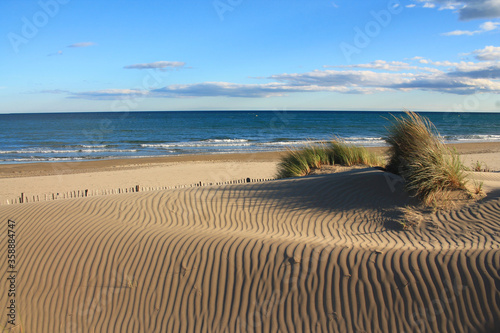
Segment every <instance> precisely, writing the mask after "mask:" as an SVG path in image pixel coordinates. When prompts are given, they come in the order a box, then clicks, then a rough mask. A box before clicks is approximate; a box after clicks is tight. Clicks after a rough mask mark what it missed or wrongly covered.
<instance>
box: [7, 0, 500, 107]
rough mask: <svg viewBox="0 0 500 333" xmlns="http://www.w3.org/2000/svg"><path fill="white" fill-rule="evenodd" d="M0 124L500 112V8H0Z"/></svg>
mask: <svg viewBox="0 0 500 333" xmlns="http://www.w3.org/2000/svg"><path fill="white" fill-rule="evenodd" d="M0 22H1V23H0V36H1V38H0V49H1V52H0V113H31V112H85V111H184V110H376V111H380V110H387V111H394V110H402V109H410V110H414V111H459V112H462V111H470V112H478V111H495V112H500V94H499V93H500V0H468V1H456V0H450V1H445V0H429V1H422V0H407V1H403V0H401V1H397V0H390V1H386V0H381V1H379V0H370V1H366V0H365V1H361V0H333V1H332V0H330V1H326V0H265V1H264V0H190V1H170V0H161V1H148V0H144V1H136V0H135V1H129V0H120V1H118V0H106V1H102V0H100V1H94V0H85V1H82V0H37V1H32V0H2V1H0Z"/></svg>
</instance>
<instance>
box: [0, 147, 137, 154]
mask: <svg viewBox="0 0 500 333" xmlns="http://www.w3.org/2000/svg"><path fill="white" fill-rule="evenodd" d="M134 152H137V149H64V150H62V149H61V150H57V149H44V148H36V149H21V150H0V154H77V153H87V154H89V153H134Z"/></svg>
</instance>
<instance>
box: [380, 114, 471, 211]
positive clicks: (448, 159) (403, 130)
mask: <svg viewBox="0 0 500 333" xmlns="http://www.w3.org/2000/svg"><path fill="white" fill-rule="evenodd" d="M385 141H386V142H387V143H388V144H389V163H388V164H387V166H386V169H387V170H388V171H390V172H393V173H396V174H399V175H400V176H402V177H403V178H404V179H405V180H406V188H407V190H408V191H410V192H413V193H415V195H416V196H417V197H419V198H421V199H422V200H423V201H424V203H425V204H427V205H433V204H436V202H438V201H439V200H440V198H444V197H447V196H448V194H449V192H450V191H456V190H458V191H467V189H466V187H465V183H466V174H465V167H464V165H463V164H462V162H461V160H460V156H459V155H458V153H457V152H456V151H454V150H450V149H448V148H447V147H446V146H445V144H444V143H443V142H442V141H441V139H440V137H439V134H438V132H437V130H436V128H435V127H434V125H433V124H432V123H431V122H430V121H429V120H428V119H427V118H425V117H422V116H420V115H418V114H416V113H414V112H410V111H407V112H406V115H405V116H403V117H399V118H398V117H394V119H393V121H392V124H391V126H390V127H389V128H388V135H387V137H386V138H385Z"/></svg>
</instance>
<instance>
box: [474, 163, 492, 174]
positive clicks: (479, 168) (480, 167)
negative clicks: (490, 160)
mask: <svg viewBox="0 0 500 333" xmlns="http://www.w3.org/2000/svg"><path fill="white" fill-rule="evenodd" d="M471 170H472V171H475V172H489V171H490V169H489V168H488V166H487V165H486V163H484V162H479V161H476V163H473V164H472V168H471Z"/></svg>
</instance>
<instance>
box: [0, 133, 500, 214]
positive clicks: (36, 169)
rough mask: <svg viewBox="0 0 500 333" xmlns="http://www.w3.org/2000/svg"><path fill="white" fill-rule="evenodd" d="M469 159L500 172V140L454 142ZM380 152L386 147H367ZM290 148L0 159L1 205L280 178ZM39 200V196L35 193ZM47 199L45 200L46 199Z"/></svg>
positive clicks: (459, 150)
mask: <svg viewBox="0 0 500 333" xmlns="http://www.w3.org/2000/svg"><path fill="white" fill-rule="evenodd" d="M450 147H451V148H455V149H457V151H458V152H459V153H461V156H462V160H463V162H464V165H465V166H467V167H469V168H470V167H472V166H474V165H475V163H476V161H479V162H481V165H482V168H484V167H485V166H486V167H487V169H488V171H493V172H500V143H486V144H469V143H464V144H459V145H451V146H450ZM368 149H369V150H371V151H375V152H377V153H379V154H381V155H384V154H385V153H386V152H387V148H386V147H368ZM284 154H286V151H280V152H267V153H254V154H219V155H183V156H168V157H160V158H158V157H151V158H130V159H112V160H99V161H88V162H49V163H26V164H8V165H0V189H1V190H0V205H1V204H5V203H7V202H9V203H12V202H16V200H20V198H21V197H22V196H25V197H28V198H47V197H54V196H55V197H62V198H64V197H66V198H71V197H75V193H80V194H79V195H78V196H81V193H82V192H83V193H92V194H93V193H99V194H109V193H123V192H127V191H128V192H130V189H132V188H137V187H138V186H139V188H141V189H142V188H145V189H164V188H176V187H183V186H189V185H192V184H199V183H203V184H220V183H228V182H233V181H239V180H242V179H247V178H250V179H255V180H258V179H275V178H276V174H277V166H278V164H279V162H280V158H281V157H282V156H283V155H284ZM30 201H35V199H30ZM42 201H43V200H42Z"/></svg>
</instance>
